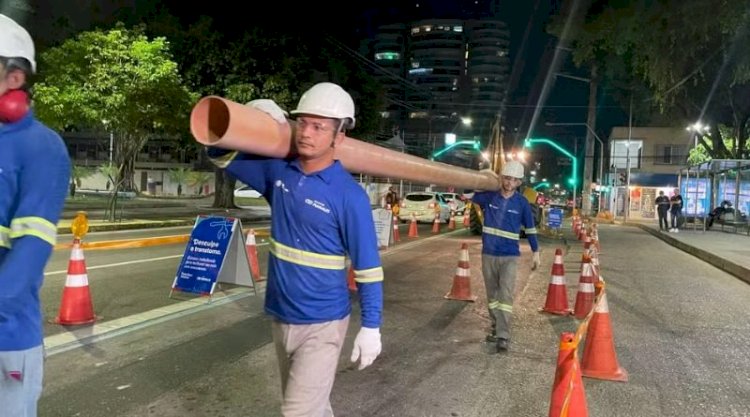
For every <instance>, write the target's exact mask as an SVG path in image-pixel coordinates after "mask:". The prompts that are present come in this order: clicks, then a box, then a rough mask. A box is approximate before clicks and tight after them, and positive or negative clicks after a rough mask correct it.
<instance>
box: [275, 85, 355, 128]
mask: <svg viewBox="0 0 750 417" xmlns="http://www.w3.org/2000/svg"><path fill="white" fill-rule="evenodd" d="M290 113H291V114H293V115H294V114H311V115H313V116H321V117H330V118H331V119H343V120H345V121H344V128H346V129H352V128H354V100H352V96H350V95H349V93H347V92H346V91H344V89H343V88H341V87H340V86H339V85H337V84H334V83H327V82H324V83H318V84H315V85H314V86H312V87H311V88H310V89H309V90H307V91H305V93H304V94H302V98H300V99H299V103H298V104H297V108H296V109H294V110H292V111H291V112H290Z"/></svg>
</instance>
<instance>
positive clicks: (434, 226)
mask: <svg viewBox="0 0 750 417" xmlns="http://www.w3.org/2000/svg"><path fill="white" fill-rule="evenodd" d="M432 233H440V212H438V213H435V221H433V222H432Z"/></svg>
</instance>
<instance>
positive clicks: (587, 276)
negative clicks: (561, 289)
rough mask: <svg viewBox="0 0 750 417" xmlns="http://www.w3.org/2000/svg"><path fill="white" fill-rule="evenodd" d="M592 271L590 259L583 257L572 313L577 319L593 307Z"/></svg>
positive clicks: (593, 279) (584, 315)
mask: <svg viewBox="0 0 750 417" xmlns="http://www.w3.org/2000/svg"><path fill="white" fill-rule="evenodd" d="M594 282H596V280H595V278H594V273H593V271H592V269H591V259H590V258H588V257H584V260H583V263H582V264H581V277H580V279H579V281H578V294H576V305H575V309H574V310H573V315H574V316H575V318H577V319H583V318H584V317H586V316H587V315H588V314H589V312H591V309H592V308H593V307H594V297H595V295H594Z"/></svg>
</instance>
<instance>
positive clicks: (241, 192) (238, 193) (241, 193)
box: [234, 186, 263, 198]
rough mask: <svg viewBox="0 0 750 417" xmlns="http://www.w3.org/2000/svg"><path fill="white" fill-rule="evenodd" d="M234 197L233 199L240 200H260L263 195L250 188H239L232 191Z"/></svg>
mask: <svg viewBox="0 0 750 417" xmlns="http://www.w3.org/2000/svg"><path fill="white" fill-rule="evenodd" d="M234 196H235V197H242V198H261V197H263V195H261V193H259V192H257V191H255V190H254V189H252V188H251V187H248V186H244V187H240V188H238V189H236V190H234Z"/></svg>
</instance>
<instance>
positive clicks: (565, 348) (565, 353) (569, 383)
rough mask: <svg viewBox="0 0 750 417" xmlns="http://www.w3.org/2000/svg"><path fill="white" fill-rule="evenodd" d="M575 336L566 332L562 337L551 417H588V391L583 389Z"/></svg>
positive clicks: (553, 389)
mask: <svg viewBox="0 0 750 417" xmlns="http://www.w3.org/2000/svg"><path fill="white" fill-rule="evenodd" d="M577 345H578V343H577V342H576V341H575V334H574V333H568V332H564V333H562V334H561V335H560V350H559V351H558V354H557V369H556V370H555V382H554V384H553V385H552V398H551V400H550V404H549V417H560V416H569V417H588V415H589V410H588V406H587V405H586V390H584V388H583V379H582V378H581V366H580V365H579V364H578V355H576V349H577V348H578V346H577Z"/></svg>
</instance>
